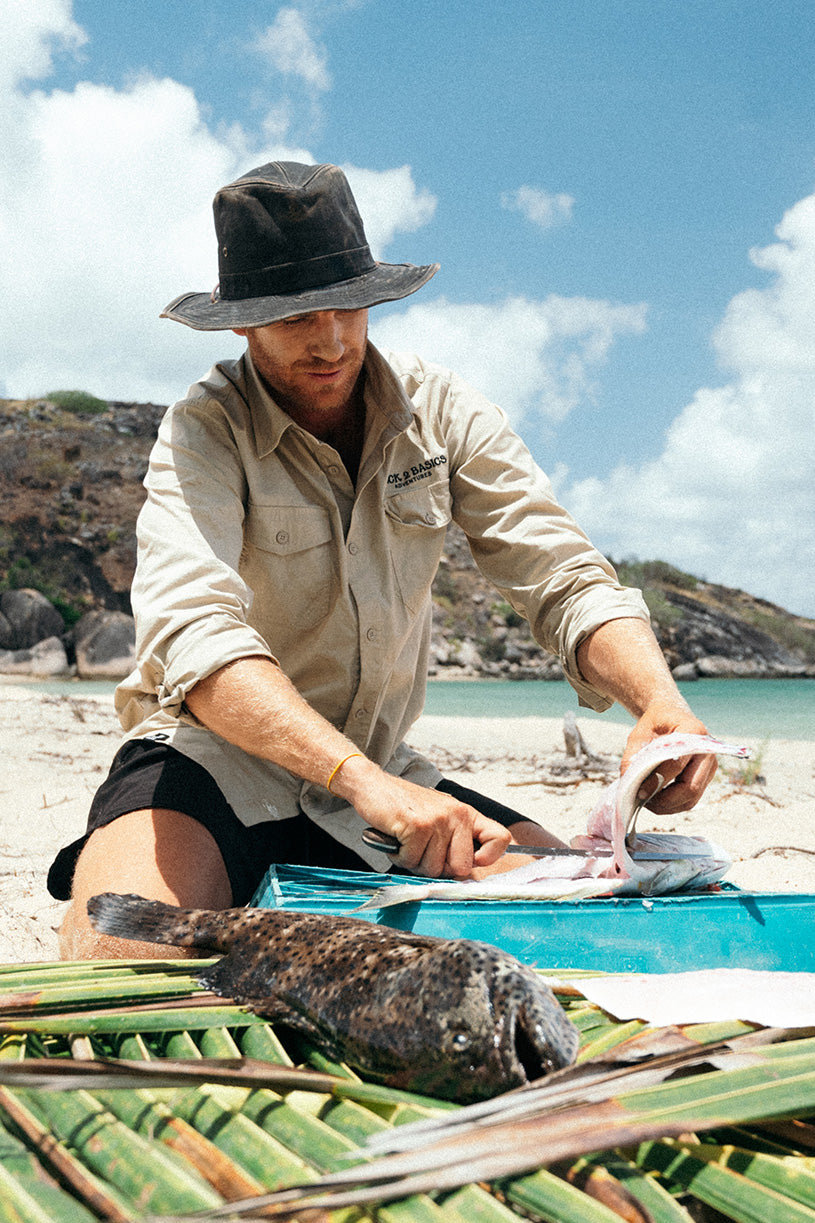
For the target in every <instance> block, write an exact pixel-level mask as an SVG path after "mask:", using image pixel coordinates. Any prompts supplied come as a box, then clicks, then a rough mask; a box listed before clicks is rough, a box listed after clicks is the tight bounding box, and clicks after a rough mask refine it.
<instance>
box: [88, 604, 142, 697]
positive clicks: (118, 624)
mask: <svg viewBox="0 0 815 1223" xmlns="http://www.w3.org/2000/svg"><path fill="white" fill-rule="evenodd" d="M74 647H75V649H76V673H77V675H78V676H79V678H80V679H106V680H116V681H118V680H122V679H124V678H125V676H126V675H129V674H130V672H131V671H132V670H133V667H134V665H135V660H136V625H135V621H134V620H133V617H132V616H128V615H127V614H126V613H125V612H118V611H92V612H88V613H87V615H85V616H83V617H82V619H81V620H78V621H77V623H76V625H75V626H74Z"/></svg>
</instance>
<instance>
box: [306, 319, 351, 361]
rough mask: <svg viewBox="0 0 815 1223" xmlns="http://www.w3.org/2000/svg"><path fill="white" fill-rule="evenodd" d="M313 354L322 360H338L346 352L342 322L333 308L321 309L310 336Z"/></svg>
mask: <svg viewBox="0 0 815 1223" xmlns="http://www.w3.org/2000/svg"><path fill="white" fill-rule="evenodd" d="M310 341H311V343H310V345H309V347H310V348H311V353H312V356H315V357H319V358H320V360H322V361H338V360H339V359H340V357H341V356H342V354H343V353H344V352H345V342H344V340H343V335H342V323H341V322H340V320H339V318H338V317H337V315H336V314H335V313H334V311H333V310H321V311H320V313H319V315H318V316H317V318H316V319H315V325H314V328H313V331H312V334H311V336H310Z"/></svg>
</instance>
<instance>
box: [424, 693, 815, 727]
mask: <svg viewBox="0 0 815 1223" xmlns="http://www.w3.org/2000/svg"><path fill="white" fill-rule="evenodd" d="M679 687H680V688H681V690H682V693H683V695H684V697H685V699H686V700H687V702H688V704H689V705H690V707H691V709H693V711H694V713H695V714H696V716H697V717H699V718H701V719H702V721H703V722H704V723H705V725H706V726H707V727H708V729H709V730H710V732H711V733H712V734H715V735H717V736H718V737H719V738H721V739H732V738H733V737H734V736H738V735H746V736H749V737H750V738H758V739H815V680H811V679H761V680H753V679H701V680H697V681H696V682H695V683H691V684H680V685H679ZM568 709H571V710H573V711H574V712H575V713H576V714H577V716H578V717H579V718H580V719H581V720H582V719H592V718H605V719H606V721H609V720H613V721H617V722H625V723H627V724H628V725H631V724H632V718H631V717H630V716H629V715H628V714H627V713H626V712H625V710H624V709H621V708H620V707H619V706H618V705H614V706H612V708H611V709H609V710H608V711H607V712H606V713H603V714H597V713H594V712H593V711H592V710H590V709H581V708H580V707H579V706H578V704H577V697H576V696H575V694H574V692H573V690H572V689H571V688H570V687H569V685H568V684H567V683H565V682H561V683H558V682H552V683H549V682H536V681H534V680H532V681H525V682H521V683H516V682H513V681H510V680H473V681H468V680H437V681H431V683H429V684H428V691H427V703H426V705H425V713H429V714H435V715H438V716H441V717H450V718H478V717H482V718H525V717H533V716H537V717H544V718H561V717H563V715H564V713H565V712H566V711H567V710H568Z"/></svg>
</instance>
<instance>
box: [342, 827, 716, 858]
mask: <svg viewBox="0 0 815 1223" xmlns="http://www.w3.org/2000/svg"><path fill="white" fill-rule="evenodd" d="M362 839H363V841H364V842H365V844H366V845H370V846H371V848H372V849H378V850H379V851H380V853H383V854H388V855H390V856H392V857H395V856H396V855H397V854H398V853H399V851H400V849H401V848H402V846H401V843H400V842H399V841H398V840H397V838H396V837H394V836H391V835H390V833H388V832H380V831H379V830H378V829H377V828H366V829H365V831H364V832H363V834H362ZM505 852H506V853H508V854H528V855H530V856H531V857H533V858H613V857H614V851H613V850H612V849H570V848H569V846H568V845H509V846H507V849H506V850H505ZM631 857H632V858H633V860H634V861H635V862H670V861H672V860H673V859H676V858H709V857H710V854H709V853H707V852H700V853H681V854H677V853H667V852H665V853H652V852H650V851H648V852H644V851H643V852H634V853H632V854H631Z"/></svg>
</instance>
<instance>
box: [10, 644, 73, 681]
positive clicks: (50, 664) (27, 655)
mask: <svg viewBox="0 0 815 1223" xmlns="http://www.w3.org/2000/svg"><path fill="white" fill-rule="evenodd" d="M70 674H71V666H70V664H69V662H68V655H67V652H66V650H65V646H64V645H63V643H62V641H61V640H60V639H59V637H46V638H45V640H44V641H38V642H37V643H36V645H33V646H31V647H30V648H27V649H22V650H0V675H27V676H30V677H31V678H32V679H61V678H63V676H68V675H70Z"/></svg>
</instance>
